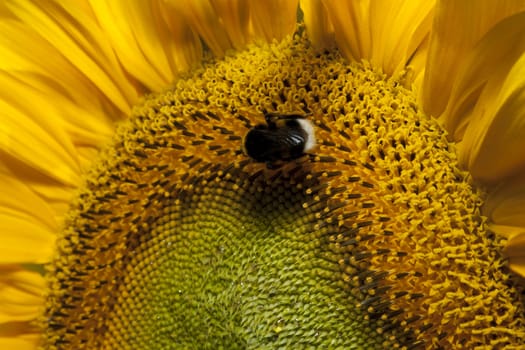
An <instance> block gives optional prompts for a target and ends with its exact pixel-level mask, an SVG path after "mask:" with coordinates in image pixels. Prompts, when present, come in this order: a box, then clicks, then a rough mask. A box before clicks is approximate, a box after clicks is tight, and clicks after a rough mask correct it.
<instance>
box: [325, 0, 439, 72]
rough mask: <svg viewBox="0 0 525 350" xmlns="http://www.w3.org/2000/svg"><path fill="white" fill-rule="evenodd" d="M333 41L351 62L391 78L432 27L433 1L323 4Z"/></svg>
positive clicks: (328, 1)
mask: <svg viewBox="0 0 525 350" xmlns="http://www.w3.org/2000/svg"><path fill="white" fill-rule="evenodd" d="M323 3H324V4H325V6H326V9H327V12H328V14H329V18H330V20H331V22H332V24H333V26H334V31H335V35H336V41H337V45H338V46H339V48H340V49H341V50H342V52H343V54H344V55H345V56H346V57H347V58H349V59H353V60H357V61H359V60H361V59H366V60H369V61H370V62H371V63H372V65H374V66H376V67H380V68H382V69H383V71H384V72H385V73H387V74H389V75H393V74H395V73H397V72H399V71H401V70H402V69H404V67H405V66H406V65H407V63H408V62H409V61H410V59H411V57H412V56H413V55H415V54H416V51H417V49H418V48H419V47H421V45H422V43H423V41H424V40H425V38H426V37H427V35H428V33H429V31H430V27H431V23H432V9H433V6H434V1H423V2H413V1H406V0H397V1H392V0H384V1H349V2H345V1H338V0H326V1H324V2H323Z"/></svg>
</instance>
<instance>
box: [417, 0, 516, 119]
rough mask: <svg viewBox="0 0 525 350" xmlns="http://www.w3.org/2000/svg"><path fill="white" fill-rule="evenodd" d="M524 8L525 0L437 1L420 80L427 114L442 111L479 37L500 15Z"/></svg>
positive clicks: (436, 115) (507, 14)
mask: <svg viewBox="0 0 525 350" xmlns="http://www.w3.org/2000/svg"><path fill="white" fill-rule="evenodd" d="M524 8H525V2H524V1H521V0H506V1H492V0H462V1H454V0H446V1H439V2H438V3H437V6H436V11H435V15H434V24H433V28H432V35H431V40H430V48H429V56H428V57H429V59H428V62H427V66H426V71H425V80H424V83H423V88H424V91H423V104H424V109H425V111H426V112H427V114H429V115H432V116H435V117H438V116H440V115H441V114H442V113H443V112H444V110H445V108H446V106H447V101H448V100H449V97H450V95H451V91H452V88H453V85H454V84H455V83H456V82H455V79H456V77H457V76H458V73H459V72H461V70H463V69H466V68H467V67H468V65H467V64H466V63H465V57H466V56H467V55H468V54H469V53H470V51H471V50H472V48H473V46H474V45H475V44H476V43H477V42H478V40H479V39H480V38H481V37H482V36H483V35H484V34H485V33H487V31H489V30H490V28H491V27H492V26H493V25H494V24H496V23H497V22H499V21H500V20H501V19H503V18H505V17H508V16H510V15H512V14H514V13H517V12H519V11H521V10H523V9H524ZM505 44H506V45H509V43H508V42H505ZM436 91H439V93H436ZM444 118H445V119H446V118H447V117H446V116H445V117H444ZM445 122H447V121H446V120H445Z"/></svg>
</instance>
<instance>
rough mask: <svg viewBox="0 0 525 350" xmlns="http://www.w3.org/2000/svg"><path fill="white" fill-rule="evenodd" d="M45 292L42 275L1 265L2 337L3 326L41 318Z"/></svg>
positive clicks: (0, 330)
mask: <svg viewBox="0 0 525 350" xmlns="http://www.w3.org/2000/svg"><path fill="white" fill-rule="evenodd" d="M44 290H45V280H44V277H43V276H42V275H41V274H40V273H38V272H34V271H28V270H24V269H23V268H22V267H17V266H5V265H4V266H1V265H0V337H1V336H2V326H1V324H5V323H7V322H13V323H14V322H23V321H31V320H33V319H35V318H36V317H38V316H39V314H40V312H41V311H42V307H43V305H42V298H43V291H44ZM4 331H5V328H4Z"/></svg>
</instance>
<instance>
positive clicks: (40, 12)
mask: <svg viewBox="0 0 525 350" xmlns="http://www.w3.org/2000/svg"><path fill="white" fill-rule="evenodd" d="M8 7H9V9H10V10H11V11H12V13H13V14H14V15H15V16H16V17H18V18H19V19H20V20H21V21H22V22H24V24H25V25H26V26H28V27H30V28H31V29H32V30H34V31H35V32H36V33H37V34H38V35H39V36H40V37H41V39H40V40H42V41H47V42H48V43H49V44H50V45H51V46H52V47H53V48H54V49H56V50H57V51H58V52H59V53H60V54H62V55H63V56H64V57H65V58H66V59H67V61H68V62H69V63H70V64H71V65H72V66H73V67H75V68H76V69H78V71H79V72H81V73H82V75H83V76H84V77H85V78H86V79H88V80H89V81H91V82H92V83H93V84H94V85H95V86H96V87H97V88H98V89H100V91H101V93H102V94H103V95H104V96H106V97H107V98H108V99H109V100H110V101H111V102H112V103H113V104H114V105H115V106H117V107H118V108H119V109H120V110H121V111H123V112H124V113H126V114H127V113H128V112H129V109H130V106H131V105H133V104H134V103H135V102H136V101H137V92H136V90H135V87H134V86H133V84H132V82H130V80H129V79H128V78H127V77H126V75H125V73H124V71H123V70H122V66H121V64H120V62H119V61H118V60H117V58H116V57H115V54H114V52H113V49H112V47H111V45H110V43H109V42H108V40H107V38H106V34H105V33H104V32H103V31H102V30H100V28H99V27H98V25H97V23H96V22H95V20H94V19H93V18H91V17H90V16H89V15H90V12H89V11H86V10H85V9H83V8H81V7H80V6H79V5H78V4H77V3H75V2H59V1H57V2H55V1H44V2H38V3H35V2H32V1H12V2H9V3H8ZM72 19H74V21H73V20H72ZM4 35H9V34H6V33H4ZM9 36H10V37H12V38H17V42H16V43H13V45H12V46H13V47H12V50H13V51H16V50H17V47H22V48H23V49H26V50H27V49H30V48H31V47H32V45H33V42H27V43H25V45H24V44H22V43H23V42H21V41H20V39H19V37H17V36H12V35H9ZM40 40H39V41H40ZM42 54H43V56H41V57H46V56H45V52H43V53H42ZM21 55H22V54H21ZM46 61H47V60H46ZM58 72H60V70H57V71H55V74H58Z"/></svg>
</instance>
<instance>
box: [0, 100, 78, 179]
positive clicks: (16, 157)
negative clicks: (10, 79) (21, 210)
mask: <svg viewBox="0 0 525 350" xmlns="http://www.w3.org/2000/svg"><path fill="white" fill-rule="evenodd" d="M0 111H1V112H0V119H1V120H2V123H1V124H0V149H1V152H2V153H3V154H4V156H3V157H2V162H6V163H9V162H23V163H24V164H26V165H27V166H28V167H31V168H33V169H36V170H38V171H39V172H40V173H42V174H44V175H46V176H47V177H49V178H50V179H54V180H56V181H59V182H60V183H63V184H65V185H67V186H75V185H76V184H77V183H78V180H79V169H80V168H79V164H78V162H77V159H75V157H74V156H72V154H71V152H70V150H69V149H67V148H66V147H64V144H63V143H62V142H61V140H63V139H64V138H65V136H64V132H63V130H60V129H59V128H58V127H56V124H53V123H38V122H36V121H34V120H32V119H31V118H28V117H27V116H26V115H25V114H23V113H21V112H20V111H19V110H18V109H16V108H14V107H13V106H11V105H8V104H6V103H4V102H3V101H0ZM43 115H47V116H49V114H45V112H43ZM51 115H52V114H51ZM51 129H54V130H51ZM68 148H69V147H68ZM11 159H12V160H11Z"/></svg>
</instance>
